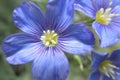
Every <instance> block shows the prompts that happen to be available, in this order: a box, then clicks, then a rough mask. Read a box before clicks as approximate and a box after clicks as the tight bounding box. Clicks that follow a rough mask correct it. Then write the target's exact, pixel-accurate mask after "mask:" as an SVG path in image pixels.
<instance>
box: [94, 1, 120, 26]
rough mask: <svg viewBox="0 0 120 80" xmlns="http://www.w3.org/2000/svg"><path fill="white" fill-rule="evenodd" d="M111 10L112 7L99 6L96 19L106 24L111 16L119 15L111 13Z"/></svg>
mask: <svg viewBox="0 0 120 80" xmlns="http://www.w3.org/2000/svg"><path fill="white" fill-rule="evenodd" d="M110 5H112V3H110ZM116 7H117V6H116ZM111 10H112V8H106V9H104V8H101V9H100V10H99V11H97V13H96V21H97V22H99V23H101V24H104V25H108V24H109V23H110V22H111V20H112V18H113V17H116V16H120V14H114V13H111Z"/></svg>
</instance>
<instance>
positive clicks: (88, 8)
mask: <svg viewBox="0 0 120 80" xmlns="http://www.w3.org/2000/svg"><path fill="white" fill-rule="evenodd" d="M74 8H75V10H78V11H81V12H83V13H84V14H86V15H87V16H89V17H92V18H95V16H96V11H95V8H94V7H93V5H92V1H91V0H75V3H74Z"/></svg>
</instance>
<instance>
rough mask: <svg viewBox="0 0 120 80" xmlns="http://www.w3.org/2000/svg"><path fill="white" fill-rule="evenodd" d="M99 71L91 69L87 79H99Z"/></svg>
mask: <svg viewBox="0 0 120 80" xmlns="http://www.w3.org/2000/svg"><path fill="white" fill-rule="evenodd" d="M100 77H101V73H100V72H99V71H93V72H92V73H91V74H90V76H89V78H88V79H87V80H101V79H100Z"/></svg>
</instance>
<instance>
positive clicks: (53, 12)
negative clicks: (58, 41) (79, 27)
mask: <svg viewBox="0 0 120 80" xmlns="http://www.w3.org/2000/svg"><path fill="white" fill-rule="evenodd" d="M73 3H74V0H49V2H48V5H47V11H46V16H47V26H48V27H49V28H50V29H51V28H52V29H53V30H55V31H56V32H63V31H64V30H65V29H66V28H67V27H68V26H69V25H70V23H71V21H72V19H73V15H74V7H73ZM50 25H52V26H50Z"/></svg>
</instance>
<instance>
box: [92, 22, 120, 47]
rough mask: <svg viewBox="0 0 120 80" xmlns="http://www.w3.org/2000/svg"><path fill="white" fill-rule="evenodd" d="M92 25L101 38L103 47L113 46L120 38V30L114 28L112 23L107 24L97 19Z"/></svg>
mask: <svg viewBox="0 0 120 80" xmlns="http://www.w3.org/2000/svg"><path fill="white" fill-rule="evenodd" d="M92 27H93V28H94V30H95V32H96V33H97V35H98V37H99V39H100V47H101V48H104V47H108V46H111V45H113V44H115V43H116V42H117V41H118V40H119V35H118V32H116V31H115V30H114V29H112V25H108V26H105V25H102V24H100V23H98V22H96V21H95V22H94V23H93V24H92Z"/></svg>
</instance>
